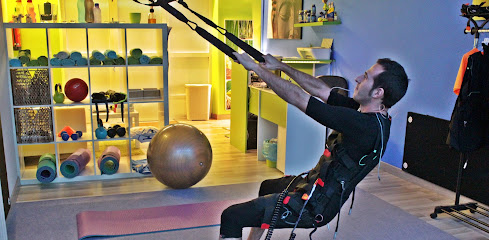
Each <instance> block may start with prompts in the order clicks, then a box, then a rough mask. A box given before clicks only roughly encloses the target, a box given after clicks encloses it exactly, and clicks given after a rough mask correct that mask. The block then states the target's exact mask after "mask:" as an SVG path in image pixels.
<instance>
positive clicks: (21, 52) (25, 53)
mask: <svg viewBox="0 0 489 240" xmlns="http://www.w3.org/2000/svg"><path fill="white" fill-rule="evenodd" d="M18 56H19V57H20V56H26V57H28V58H31V50H29V49H24V50H19V55H18Z"/></svg>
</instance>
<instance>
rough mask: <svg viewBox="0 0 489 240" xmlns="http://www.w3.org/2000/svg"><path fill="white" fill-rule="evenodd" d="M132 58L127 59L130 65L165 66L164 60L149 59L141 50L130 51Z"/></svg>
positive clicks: (159, 58) (157, 58)
mask: <svg viewBox="0 0 489 240" xmlns="http://www.w3.org/2000/svg"><path fill="white" fill-rule="evenodd" d="M130 55H131V56H130V57H128V58H127V64H128V65H137V64H163V58H161V57H152V58H150V57H148V56H147V55H145V54H143V51H142V50H141V49H140V48H134V49H132V50H131V51H130Z"/></svg>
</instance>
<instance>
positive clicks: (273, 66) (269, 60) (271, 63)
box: [262, 54, 283, 70]
mask: <svg viewBox="0 0 489 240" xmlns="http://www.w3.org/2000/svg"><path fill="white" fill-rule="evenodd" d="M263 58H264V59H265V63H262V65H263V66H264V67H266V68H267V69H269V70H277V69H279V68H280V66H281V65H282V64H283V63H282V62H280V61H279V60H277V59H276V58H275V57H274V56H272V55H270V54H267V55H263Z"/></svg>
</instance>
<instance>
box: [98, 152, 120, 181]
mask: <svg viewBox="0 0 489 240" xmlns="http://www.w3.org/2000/svg"><path fill="white" fill-rule="evenodd" d="M120 160H121V150H119V148H117V147H114V146H108V147H107V148H106V149H105V151H104V152H103V153H102V155H101V156H100V158H99V159H98V160H97V165H98V168H99V169H100V172H102V174H108V175H110V174H114V173H116V172H117V170H119V161H120Z"/></svg>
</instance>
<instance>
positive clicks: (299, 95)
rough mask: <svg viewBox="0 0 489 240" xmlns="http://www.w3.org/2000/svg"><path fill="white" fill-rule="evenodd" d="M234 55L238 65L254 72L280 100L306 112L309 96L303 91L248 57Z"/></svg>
mask: <svg viewBox="0 0 489 240" xmlns="http://www.w3.org/2000/svg"><path fill="white" fill-rule="evenodd" d="M234 55H236V57H237V58H238V61H239V63H240V64H241V65H243V67H244V68H246V69H247V70H252V71H254V72H255V73H256V74H257V75H258V76H259V77H260V78H261V79H263V81H265V82H266V83H267V85H268V87H270V88H271V89H272V90H273V91H274V92H275V93H276V94H277V95H278V96H279V97H280V98H282V99H283V100H285V101H286V102H288V103H290V104H292V105H294V106H296V107H297V108H299V109H300V110H301V111H303V112H306V108H307V104H308V102H309V98H310V97H311V96H310V95H309V94H307V93H306V92H304V90H302V89H301V88H300V87H298V86H297V85H295V84H293V83H291V82H288V81H285V80H284V79H282V78H280V77H279V76H277V75H275V74H273V73H272V72H270V71H269V70H268V69H267V68H265V67H263V66H261V65H260V64H258V63H256V62H255V61H254V60H253V59H251V58H250V57H249V56H248V55H246V54H238V53H234Z"/></svg>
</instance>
